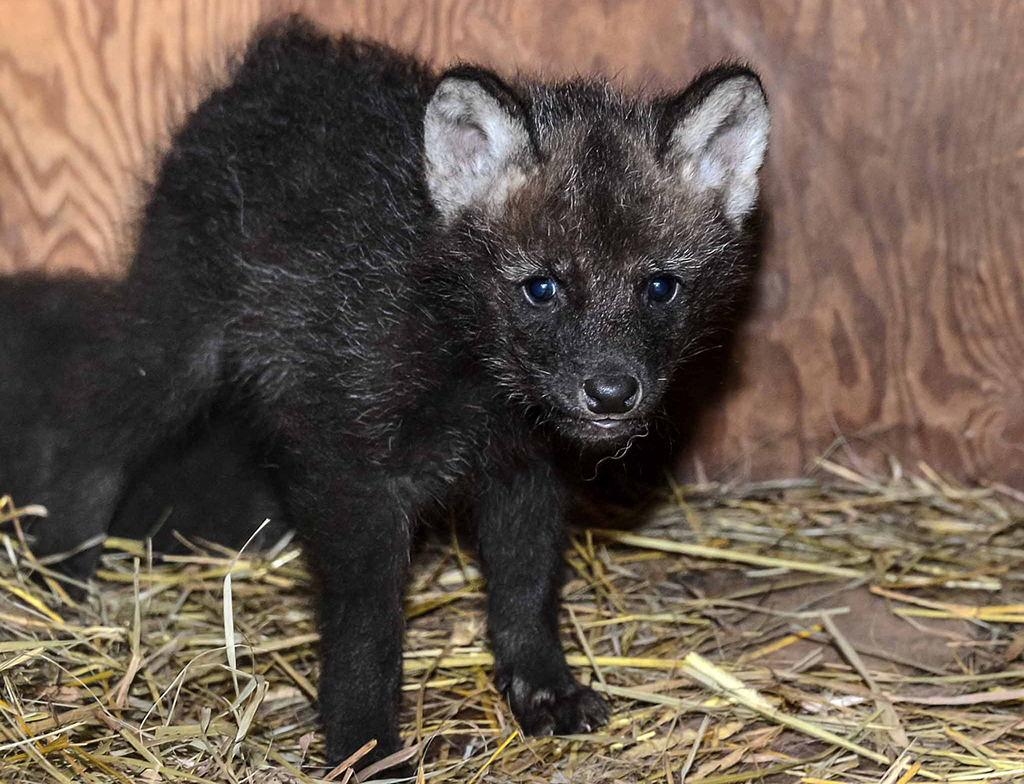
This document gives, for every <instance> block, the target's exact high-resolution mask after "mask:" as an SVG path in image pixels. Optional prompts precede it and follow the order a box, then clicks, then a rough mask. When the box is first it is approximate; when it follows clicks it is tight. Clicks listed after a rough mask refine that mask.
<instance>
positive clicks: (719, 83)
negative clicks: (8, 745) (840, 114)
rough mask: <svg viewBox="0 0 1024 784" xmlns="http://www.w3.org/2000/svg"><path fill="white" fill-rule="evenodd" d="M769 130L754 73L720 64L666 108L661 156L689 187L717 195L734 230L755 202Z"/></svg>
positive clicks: (661, 133)
mask: <svg viewBox="0 0 1024 784" xmlns="http://www.w3.org/2000/svg"><path fill="white" fill-rule="evenodd" d="M770 127H771V118H770V116H769V114H768V103H767V100H766V98H765V94H764V89H763V88H762V87H761V80H760V79H759V78H758V77H757V74H755V73H754V72H753V71H751V70H750V69H748V68H744V67H743V66H739V65H723V66H719V67H717V68H713V69H712V70H710V71H706V72H705V73H703V74H701V75H700V76H698V77H697V78H696V79H695V80H694V82H693V83H692V84H691V85H690V86H689V87H687V88H686V90H684V91H683V92H682V93H681V94H680V95H678V96H676V97H675V98H673V99H670V100H669V102H668V103H667V104H666V105H665V110H664V114H663V115H662V119H661V124H660V128H659V130H660V138H661V145H662V149H661V152H662V155H663V159H664V160H665V161H666V163H668V165H670V166H675V167H676V170H677V171H678V173H679V177H680V178H681V179H683V180H684V181H685V182H686V183H687V184H688V185H689V186H691V187H694V188H697V189H699V190H702V191H713V192H717V193H718V194H719V195H720V198H721V199H722V204H723V208H724V210H725V217H726V219H727V220H728V221H729V222H730V223H731V224H733V226H737V227H738V226H739V225H740V224H741V223H742V222H743V219H744V218H745V217H746V216H747V215H748V214H749V213H750V212H751V211H752V210H753V209H754V206H755V205H756V204H757V194H758V184H759V183H758V176H757V173H758V170H759V169H760V168H761V164H762V163H763V162H764V154H765V150H766V149H767V146H768V132H769V129H770Z"/></svg>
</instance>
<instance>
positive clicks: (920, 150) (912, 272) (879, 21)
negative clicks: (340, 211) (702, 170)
mask: <svg viewBox="0 0 1024 784" xmlns="http://www.w3.org/2000/svg"><path fill="white" fill-rule="evenodd" d="M300 5H301V6H302V7H303V8H305V9H306V10H307V11H308V12H309V13H310V14H312V15H313V16H315V17H317V18H318V19H319V20H320V21H322V22H323V23H325V24H327V25H329V26H331V27H334V28H336V29H349V30H356V31H359V32H363V33H366V34H369V35H373V36H376V37H378V38H383V39H385V40H388V41H390V42H392V43H395V44H398V45H401V46H404V47H407V48H411V49H414V50H416V51H417V52H419V53H420V54H422V55H424V56H426V57H429V58H431V59H433V60H435V61H437V62H439V63H443V62H448V61H450V60H452V59H454V58H457V57H461V58H465V59H471V60H480V61H484V62H487V63H490V64H493V65H497V66H499V67H501V68H504V69H513V68H522V69H525V70H530V71H543V72H548V73H563V74H565V73H573V72H576V71H580V72H589V71H592V70H599V71H602V72H605V73H615V74H620V75H621V78H623V79H624V80H626V81H644V82H647V83H651V84H654V85H658V86H666V87H668V86H678V85H680V84H681V83H682V82H684V81H685V79H686V78H687V77H688V76H689V75H691V74H692V72H693V71H694V70H696V69H697V68H699V67H701V66H703V65H706V64H707V63H709V62H713V61H715V60H717V59H721V58H723V57H739V58H741V59H746V60H749V61H750V62H752V63H753V64H754V65H755V66H756V67H758V68H759V69H760V70H761V71H762V73H763V74H764V76H765V81H766V84H767V86H768V89H769V92H770V95H771V98H772V103H773V108H774V112H775V137H774V140H773V147H772V151H771V158H770V162H769V171H768V187H767V189H766V195H767V200H768V203H769V205H770V223H769V226H768V231H767V237H766V254H765V260H764V265H763V270H762V275H761V277H760V280H759V284H758V296H757V302H756V308H755V312H754V314H753V319H752V320H751V321H750V323H749V324H748V325H747V326H746V328H745V329H744V330H743V334H742V336H741V340H740V346H739V348H740V351H739V354H738V358H739V373H738V383H737V384H736V385H735V386H734V387H733V388H730V390H729V391H728V394H727V396H726V399H725V401H724V404H723V405H722V406H720V407H719V408H717V409H715V411H713V412H712V414H711V415H710V416H708V417H706V418H705V420H704V422H703V424H702V426H701V428H700V430H699V434H698V435H699V437H698V440H697V442H696V444H695V445H694V449H693V452H692V454H690V455H688V456H686V457H685V458H684V459H683V462H682V465H683V466H684V469H685V470H693V466H694V465H695V464H696V463H698V462H699V463H700V465H701V466H702V467H703V468H704V469H705V470H707V471H708V472H709V473H716V472H717V473H728V474H737V473H739V474H753V475H766V474H772V473H780V472H785V473H790V472H797V471H801V470H803V469H804V468H805V467H806V466H807V465H808V464H809V463H810V461H811V460H812V459H813V457H814V456H815V455H817V454H819V453H820V451H821V450H823V449H825V448H827V447H828V446H829V445H830V444H831V443H833V442H834V441H835V440H836V439H837V438H840V437H841V438H842V439H843V440H844V443H848V444H849V446H848V447H846V448H847V449H849V450H851V451H850V452H849V453H848V457H853V458H854V459H856V458H857V457H858V456H859V457H860V458H861V459H864V460H868V459H870V458H872V457H873V456H875V455H877V454H880V453H883V452H886V451H893V452H894V453H896V454H897V455H899V456H900V457H901V458H902V459H904V460H905V461H907V462H910V463H913V462H914V461H915V460H916V459H919V458H920V459H925V460H927V461H929V462H930V463H932V464H933V465H935V466H936V467H941V468H947V469H949V470H951V471H953V472H955V473H958V474H961V475H970V474H979V475H980V474H984V475H988V476H992V477H996V478H1001V479H1005V480H1008V481H1011V482H1015V483H1017V484H1022V485H1024V471H1022V469H1021V465H1022V463H1024V461H1022V459H1021V458H1022V457H1024V455H1022V447H1024V395H1022V391H1024V390H1022V381H1024V379H1022V371H1021V368H1022V366H1024V363H1022V359H1024V318H1022V310H1024V281H1022V277H1024V269H1022V263H1021V259H1022V258H1024V228H1022V227H1024V207H1022V204H1024V193H1022V191H1024V58H1022V57H1021V56H1020V55H1019V53H1018V50H1019V49H1020V48H1021V43H1022V41H1024V5H1021V4H1019V3H1014V2H1012V1H1011V0H1004V1H1003V2H984V3H975V4H964V3H962V2H958V1H957V0H931V1H930V2H927V3H903V2H897V1H896V0H866V1H865V2H861V3H844V2H840V0H809V1H808V2H799V1H798V0H788V1H787V2H755V1H754V0H695V2H689V3H680V2H677V0H650V1H645V2H640V1H637V0H633V1H631V0H621V1H619V2H614V1H613V0H587V1H585V2H575V3H568V2H566V3H561V2H555V3H552V2H544V1H543V0H429V1H428V2H416V1H414V0H404V1H403V0H387V1H386V2H380V1H379V0H378V1H375V0H356V1H354V2H345V3H341V2H333V1H328V0H322V1H321V2H306V3H288V2H282V1H280V0H262V1H261V0H232V1H231V2H227V0H201V1H195V0H162V1H161V2H153V1H152V0H106V1H105V2H99V1H98V0H97V1H95V2H86V1H85V0H48V1H47V2H40V1H39V0H0V271H11V270H15V269H28V268H40V267H41V268H46V269H58V268H63V267H68V266H77V267H83V268H86V269H90V270H94V271H97V272H115V271H116V270H117V269H118V268H119V266H120V265H121V263H122V258H123V253H122V250H123V248H124V247H125V243H126V239H125V238H126V237H127V236H129V235H130V218H131V215H132V214H133V210H134V207H135V202H136V194H137V192H138V182H139V178H140V177H144V176H146V174H147V173H148V172H149V170H150V167H151V162H152V160H153V151H154V149H156V148H157V147H158V146H159V144H160V142H161V140H162V139H164V138H165V133H166V128H167V126H168V124H169V123H171V122H173V120H174V119H175V118H176V117H180V115H181V113H182V111H184V108H185V107H186V106H188V105H189V102H190V100H191V96H194V95H195V94H196V92H197V91H198V90H201V86H202V85H203V84H204V83H208V82H209V80H210V78H211V76H210V72H211V69H212V70H213V71H216V64H217V62H218V61H219V59H220V57H221V56H222V55H223V52H224V51H225V50H226V49H227V48H230V47H231V46H234V45H235V44H236V43H237V42H238V41H240V40H241V39H242V38H244V37H245V35H246V33H247V31H248V30H249V29H250V28H251V26H252V25H253V24H254V23H255V21H256V20H257V19H260V18H263V17H266V16H271V15H275V14H277V13H280V12H282V11H284V10H287V9H289V8H295V7H298V6H300ZM695 461H696V462H695Z"/></svg>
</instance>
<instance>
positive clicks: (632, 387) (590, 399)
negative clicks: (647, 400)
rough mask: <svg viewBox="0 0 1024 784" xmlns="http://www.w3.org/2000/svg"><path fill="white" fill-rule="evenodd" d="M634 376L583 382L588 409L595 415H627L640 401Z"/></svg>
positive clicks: (602, 378) (601, 377)
mask: <svg viewBox="0 0 1024 784" xmlns="http://www.w3.org/2000/svg"><path fill="white" fill-rule="evenodd" d="M639 389H640V382H639V381H637V380H636V379H635V378H633V376H594V377H593V378H588V379H587V380H586V381H584V382H583V391H584V392H586V393H587V408H589V409H590V410H591V411H593V412H594V413H595V414H625V413H626V412H627V411H629V410H630V409H632V408H633V406H635V405H636V404H637V402H638V401H639V400H640V395H639V394H638V390H639Z"/></svg>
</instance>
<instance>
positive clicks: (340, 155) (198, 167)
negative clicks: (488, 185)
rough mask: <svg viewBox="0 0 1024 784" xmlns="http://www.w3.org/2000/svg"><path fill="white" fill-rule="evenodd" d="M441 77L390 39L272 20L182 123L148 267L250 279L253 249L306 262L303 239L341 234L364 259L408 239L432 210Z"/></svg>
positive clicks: (320, 241)
mask: <svg viewBox="0 0 1024 784" xmlns="http://www.w3.org/2000/svg"><path fill="white" fill-rule="evenodd" d="M429 84H430V75H429V73H428V72H427V71H426V70H425V69H424V68H423V67H422V66H419V65H418V64H417V63H415V61H413V60H411V59H408V58H406V57H405V56H403V55H401V54H399V53H397V52H395V51H393V50H391V49H388V48H386V47H383V46H381V45H379V44H375V43H372V42H367V41H362V40H358V39H354V38H350V37H341V38H330V37H327V36H325V35H323V34H322V33H319V32H317V31H316V30H315V29H314V28H313V27H312V26H310V25H308V24H307V23H304V22H300V21H294V20H293V21H289V22H285V23H280V24H276V25H273V26H270V27H268V28H267V29H266V30H265V31H264V32H263V34H262V35H261V36H259V37H257V38H256V39H254V42H253V43H252V44H251V45H250V46H249V48H248V49H247V50H246V52H245V55H244V57H243V58H242V59H241V60H240V62H239V63H238V64H237V65H236V66H235V67H234V69H233V71H232V73H231V77H230V81H229V83H227V84H226V85H225V86H223V87H221V88H219V89H217V90H215V91H214V92H213V93H212V94H211V95H210V96H209V97H208V98H207V99H206V100H205V101H204V102H203V103H202V104H201V105H200V106H199V107H198V108H197V110H196V111H195V112H194V113H193V114H192V115H191V116H190V117H189V118H188V120H187V122H186V123H185V124H184V126H183V127H182V128H181V130H180V131H179V132H178V133H177V134H176V135H175V137H174V140H173V145H172V147H171V149H170V151H169V152H168V154H167V156H166V158H165V159H164V161H163V164H162V167H161V171H160V175H159V178H158V181H157V182H156V184H155V186H154V189H153V192H152V194H151V198H150V201H149V203H148V205H147V208H146V211H145V215H144V219H143V224H142V231H141V237H140V245H139V250H138V254H137V258H136V261H135V267H136V268H142V267H149V266H155V265H167V264H171V265H181V266H185V265H187V266H188V267H190V268H193V271H196V270H197V269H198V273H199V274H201V275H203V276H204V283H207V284H209V283H212V282H214V281H212V280H210V279H208V278H207V277H206V276H207V275H208V274H210V273H214V274H216V273H220V274H222V275H224V276H226V277H228V278H234V277H236V276H237V275H238V273H239V269H238V266H239V263H240V261H239V258H238V257H239V256H242V255H244V256H245V258H246V260H247V261H248V262H250V263H252V264H260V265H267V266H281V267H285V268H298V267H299V265H300V263H301V264H302V265H305V266H308V263H309V259H308V258H305V259H296V258H295V256H296V255H297V252H298V251H304V252H305V253H306V254H307V255H309V256H311V255H314V254H315V253H316V252H317V251H325V250H330V251H332V252H333V253H337V251H338V250H339V246H341V249H343V250H344V251H346V253H345V254H344V255H341V256H340V257H336V258H338V259H339V260H342V263H343V264H344V260H346V259H347V260H348V262H349V263H350V264H351V265H352V266H353V267H358V266H359V265H360V263H361V262H362V261H363V260H364V259H366V258H367V257H369V256H371V255H372V254H375V253H376V254H380V253H382V252H385V251H387V250H391V249H394V248H396V247H402V245H403V243H405V244H406V246H407V243H408V242H409V239H410V235H411V234H412V233H414V232H415V231H416V230H417V228H419V227H420V226H421V225H422V224H423V222H424V219H425V215H424V207H425V205H426V204H427V200H426V195H425V193H424V192H423V190H424V189H423V185H422V176H421V175H420V170H421V164H420V157H421V156H420V154H419V148H420V144H421V141H420V140H421V138H422V129H421V127H420V126H421V125H422V116H423V108H424V106H425V104H426V101H427V98H428V97H429ZM325 227H330V228H331V229H333V231H325ZM324 245H326V247H324ZM183 251H184V252H183ZM282 251H283V252H282ZM209 267H212V269H210V268H209ZM219 282H220V283H222V284H223V283H224V281H223V280H221V281H219Z"/></svg>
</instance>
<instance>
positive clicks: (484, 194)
mask: <svg viewBox="0 0 1024 784" xmlns="http://www.w3.org/2000/svg"><path fill="white" fill-rule="evenodd" d="M423 136H424V154H425V157H426V173H427V186H428V188H429V189H430V195H431V197H432V199H433V201H434V204H435V206H437V208H438V209H439V210H440V211H441V213H442V214H443V215H444V216H445V218H446V219H451V218H453V217H454V216H455V215H457V214H458V213H459V212H460V211H462V210H463V209H465V208H467V207H470V206H487V207H496V206H500V205H501V204H503V203H504V201H505V199H507V198H508V195H509V193H510V192H511V191H512V189H513V188H514V187H515V186H516V184H518V183H519V182H521V180H522V173H523V171H522V166H521V165H519V164H521V163H522V161H523V160H524V153H528V151H529V146H530V137H529V134H528V133H527V131H526V128H525V126H524V125H523V123H522V121H521V120H520V119H518V118H516V117H513V116H512V115H511V114H510V113H509V111H508V110H507V109H506V108H504V107H503V106H502V105H501V104H500V103H499V102H498V101H497V100H496V99H495V98H494V96H492V95H491V94H490V93H488V92H487V91H486V90H485V89H484V88H483V87H482V86H481V85H480V84H479V83H477V82H475V81H473V80H471V79H464V78H460V77H454V76H453V77H449V78H447V79H445V80H443V81H442V82H441V84H440V85H438V87H437V90H436V91H435V92H434V95H433V97H432V98H431V99H430V103H429V104H428V105H427V111H426V116H425V117H424V120H423Z"/></svg>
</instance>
